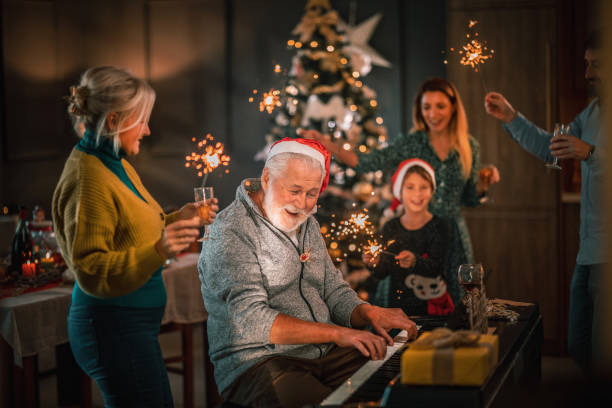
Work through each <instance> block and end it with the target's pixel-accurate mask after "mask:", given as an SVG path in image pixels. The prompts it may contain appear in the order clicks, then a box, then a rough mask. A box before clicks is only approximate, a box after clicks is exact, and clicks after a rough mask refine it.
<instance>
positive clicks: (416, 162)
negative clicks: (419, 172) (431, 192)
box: [391, 159, 436, 210]
mask: <svg viewBox="0 0 612 408" xmlns="http://www.w3.org/2000/svg"><path fill="white" fill-rule="evenodd" d="M414 166H419V167H422V168H423V169H424V170H425V171H426V172H427V173H428V174H429V175H430V176H431V181H432V182H433V188H434V189H435V188H436V174H435V172H434V169H433V167H431V164H429V163H427V162H426V161H425V160H421V159H407V160H404V161H403V162H401V163H400V164H399V166H397V170H395V174H393V179H392V188H393V197H394V199H393V202H392V203H391V209H392V210H395V209H396V208H397V207H398V206H399V205H400V204H401V199H402V185H403V182H404V176H405V175H406V172H407V171H408V169H409V168H411V167H414Z"/></svg>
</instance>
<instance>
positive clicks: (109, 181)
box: [53, 67, 218, 407]
mask: <svg viewBox="0 0 612 408" xmlns="http://www.w3.org/2000/svg"><path fill="white" fill-rule="evenodd" d="M68 101H69V106H68V113H69V115H70V117H71V119H72V121H73V124H74V129H75V132H76V133H77V135H78V136H79V137H80V141H79V142H78V143H77V145H76V146H75V148H74V149H73V150H72V152H71V153H70V156H69V157H68V160H67V161H66V164H65V166H64V170H63V172H62V175H61V177H60V180H59V182H58V184H57V187H56V189H55V192H54V194H53V222H54V225H55V232H56V235H57V240H58V243H59V246H60V249H61V251H62V254H63V256H64V259H65V260H66V263H67V264H68V266H69V267H70V269H71V270H72V271H74V273H75V275H76V284H75V285H74V291H73V294H72V304H71V305H70V311H69V315H68V336H69V340H70V346H71V348H72V352H73V354H74V356H75V359H76V361H77V362H78V364H79V365H80V366H81V368H82V369H83V371H85V373H87V375H89V376H90V377H91V378H93V379H94V380H95V381H96V383H97V384H98V387H99V388H100V390H101V391H102V394H103V396H104V405H105V406H106V407H171V406H173V403H172V395H171V391H170V385H169V383H168V373H167V372H166V366H165V364H164V359H163V356H162V354H161V349H160V346H159V341H158V334H159V327H160V324H161V319H162V316H163V314H164V309H165V305H166V290H165V288H164V282H163V280H162V276H161V270H162V268H163V265H164V262H165V260H166V259H168V258H170V257H173V256H175V255H176V254H178V253H179V252H181V251H183V250H184V249H186V248H187V247H188V246H189V245H190V244H191V243H192V242H193V241H195V239H196V238H197V237H198V234H199V226H200V223H201V221H200V219H199V217H198V216H197V213H198V210H197V207H198V205H200V204H199V203H189V204H187V205H185V206H184V207H183V208H182V209H181V210H179V211H177V212H175V213H172V214H168V215H166V214H164V212H163V211H162V209H161V207H160V206H159V204H158V203H157V202H156V201H155V199H154V198H153V197H152V196H151V195H150V194H149V192H148V191H147V190H146V188H145V187H144V186H143V185H142V182H141V181H140V178H139V177H138V174H137V173H136V171H135V170H134V168H133V167H132V166H130V164H129V163H128V162H127V161H126V160H125V159H124V158H125V157H126V156H128V155H136V154H138V152H139V150H140V141H141V139H142V138H143V137H144V136H148V135H149V134H150V133H151V132H150V130H149V124H148V122H149V116H150V114H151V110H152V109H153V103H154V102H155V92H154V91H153V89H152V88H151V87H150V86H149V85H148V84H147V83H146V82H145V81H143V80H142V79H139V78H136V77H134V76H132V75H131V74H129V73H128V72H126V71H124V70H121V69H117V68H114V67H95V68H90V69H88V70H87V71H85V73H84V74H83V75H82V77H81V82H80V84H79V85H78V86H74V87H71V94H70V95H69V96H68ZM211 204H212V206H213V210H214V211H211V214H210V218H209V219H208V220H205V221H206V222H207V223H211V222H212V220H213V219H214V217H215V215H216V211H217V210H218V208H217V206H216V204H214V203H212V202H211Z"/></svg>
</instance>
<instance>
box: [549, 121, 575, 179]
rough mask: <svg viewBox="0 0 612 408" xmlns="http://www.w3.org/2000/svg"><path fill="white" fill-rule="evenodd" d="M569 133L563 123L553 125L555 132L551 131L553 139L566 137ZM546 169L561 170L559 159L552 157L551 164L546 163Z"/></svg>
mask: <svg viewBox="0 0 612 408" xmlns="http://www.w3.org/2000/svg"><path fill="white" fill-rule="evenodd" d="M568 133H569V126H567V125H564V124H563V123H555V130H554V131H553V137H557V136H561V135H567V134H568ZM546 167H548V168H549V169H555V170H561V166H560V165H559V158H558V157H554V158H553V161H552V162H548V163H546Z"/></svg>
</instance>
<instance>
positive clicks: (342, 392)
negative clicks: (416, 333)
mask: <svg viewBox="0 0 612 408" xmlns="http://www.w3.org/2000/svg"><path fill="white" fill-rule="evenodd" d="M407 338H408V333H407V332H406V330H402V331H401V332H399V333H398V334H397V336H395V337H394V338H393V346H387V354H386V355H385V358H384V360H370V361H368V362H367V363H365V364H364V365H363V366H362V367H361V368H360V369H359V370H357V371H356V372H355V374H353V375H352V376H351V377H350V378H349V379H348V380H346V381H345V382H344V383H342V385H340V386H339V387H338V388H336V389H335V390H334V392H332V393H331V394H329V395H328V396H327V398H325V399H324V400H323V402H321V406H330V405H332V406H333V405H341V404H342V403H344V401H346V400H347V399H349V397H350V396H351V395H353V393H354V392H355V391H357V389H359V387H361V385H362V384H363V383H364V382H366V381H367V380H368V378H370V377H371V376H372V374H374V373H375V372H376V371H378V369H379V368H380V367H381V366H382V365H383V364H384V363H385V362H386V361H387V360H388V359H389V358H391V356H392V355H393V354H395V352H396V351H397V350H398V349H399V348H400V347H402V346H403V345H404V344H405V342H406V339H407Z"/></svg>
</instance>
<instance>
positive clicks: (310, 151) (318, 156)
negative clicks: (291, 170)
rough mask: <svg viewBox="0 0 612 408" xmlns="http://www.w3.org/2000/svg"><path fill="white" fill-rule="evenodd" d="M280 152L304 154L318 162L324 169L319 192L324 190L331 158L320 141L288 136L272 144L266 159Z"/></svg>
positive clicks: (327, 181) (327, 180)
mask: <svg viewBox="0 0 612 408" xmlns="http://www.w3.org/2000/svg"><path fill="white" fill-rule="evenodd" d="M280 153H299V154H304V155H306V156H308V157H312V158H313V159H315V160H316V161H317V162H319V163H320V164H321V167H322V168H323V169H324V171H325V175H324V177H323V183H322V184H321V190H320V191H319V193H322V192H323V190H325V188H326V187H327V184H328V183H329V162H330V160H331V155H330V154H329V152H328V151H327V149H326V148H325V147H324V146H323V145H322V144H321V143H320V142H318V141H316V140H313V139H303V138H297V139H292V138H290V137H285V138H284V139H281V140H279V141H278V142H276V143H274V144H273V145H272V147H271V148H270V151H269V152H268V157H267V159H266V161H267V160H270V159H271V158H272V157H274V156H276V155H277V154H280Z"/></svg>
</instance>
